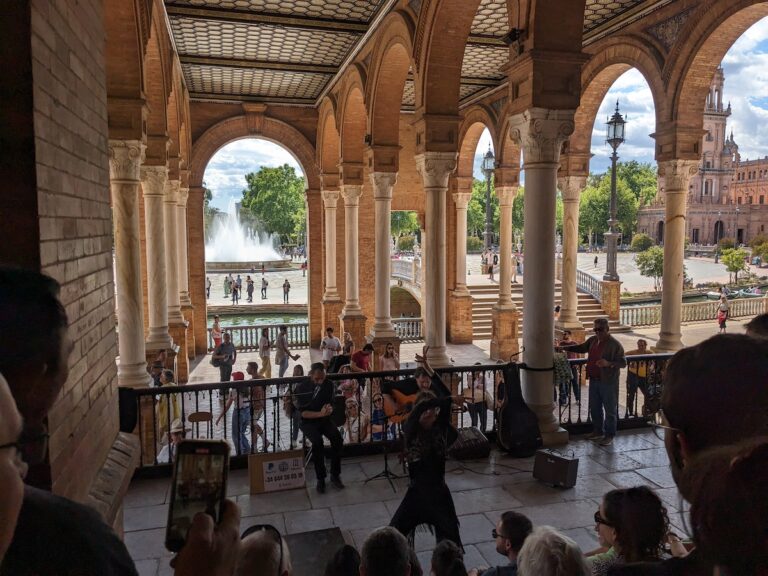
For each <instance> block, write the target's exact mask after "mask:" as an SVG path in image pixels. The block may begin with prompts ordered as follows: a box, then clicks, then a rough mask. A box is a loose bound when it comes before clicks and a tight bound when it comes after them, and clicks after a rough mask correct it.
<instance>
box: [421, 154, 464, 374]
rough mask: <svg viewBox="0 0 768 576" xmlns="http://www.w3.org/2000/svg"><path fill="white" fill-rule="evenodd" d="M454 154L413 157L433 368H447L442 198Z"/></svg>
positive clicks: (453, 165) (426, 330) (427, 337)
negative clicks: (420, 200)
mask: <svg viewBox="0 0 768 576" xmlns="http://www.w3.org/2000/svg"><path fill="white" fill-rule="evenodd" d="M456 158H457V154H456V153H455V152H425V153H423V154H419V155H417V156H416V169H417V170H418V171H419V174H421V177H422V179H423V180H424V197H425V198H424V211H425V219H426V223H425V226H424V228H425V230H424V232H425V234H424V242H423V247H422V249H423V254H424V258H423V267H424V283H423V285H422V299H423V301H424V312H425V313H424V339H425V341H426V343H427V345H428V346H429V361H430V363H431V364H432V365H433V366H447V365H448V364H450V362H449V359H448V354H447V353H446V348H445V343H446V338H445V336H446V329H445V328H446V321H445V300H446V298H445V297H446V266H445V219H446V218H445V197H446V194H447V193H448V177H449V176H450V174H451V172H453V171H454V170H455V169H456Z"/></svg>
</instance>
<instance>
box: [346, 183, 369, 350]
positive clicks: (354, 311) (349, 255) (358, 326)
mask: <svg viewBox="0 0 768 576" xmlns="http://www.w3.org/2000/svg"><path fill="white" fill-rule="evenodd" d="M341 195H342V196H343V197H344V264H345V266H344V280H345V287H346V298H345V300H344V308H342V311H341V323H342V327H343V330H344V331H345V332H349V333H350V334H351V335H352V339H353V340H354V342H355V344H356V346H357V347H358V349H360V348H362V343H363V342H364V340H365V321H366V318H365V316H364V315H363V309H362V308H361V307H360V260H359V255H360V240H359V230H358V211H359V209H360V197H361V196H362V195H363V187H362V185H359V184H344V185H342V187H341Z"/></svg>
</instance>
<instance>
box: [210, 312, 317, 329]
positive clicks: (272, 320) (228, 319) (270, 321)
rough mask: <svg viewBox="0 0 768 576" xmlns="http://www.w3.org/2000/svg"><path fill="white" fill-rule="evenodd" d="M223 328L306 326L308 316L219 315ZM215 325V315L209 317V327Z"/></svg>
mask: <svg viewBox="0 0 768 576" xmlns="http://www.w3.org/2000/svg"><path fill="white" fill-rule="evenodd" d="M219 321H220V322H221V325H222V327H227V326H272V325H280V324H306V323H307V322H308V321H309V320H308V319H307V315H306V314H219ZM212 324H213V314H209V315H208V326H211V325H212Z"/></svg>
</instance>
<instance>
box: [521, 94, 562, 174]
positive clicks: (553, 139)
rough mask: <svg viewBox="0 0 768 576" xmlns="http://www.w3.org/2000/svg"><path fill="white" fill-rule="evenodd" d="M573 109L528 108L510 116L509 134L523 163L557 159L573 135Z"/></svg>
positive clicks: (528, 163) (556, 160)
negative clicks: (521, 154)
mask: <svg viewBox="0 0 768 576" xmlns="http://www.w3.org/2000/svg"><path fill="white" fill-rule="evenodd" d="M573 118H574V111H573V110H550V109H547V108H530V109H528V110H526V111H525V112H523V113H522V114H515V115H513V116H512V117H511V118H510V137H511V138H512V140H513V141H514V142H515V143H516V144H518V145H519V146H520V148H521V149H522V151H523V157H524V160H525V164H527V165H529V166H530V165H531V164H535V163H539V162H547V163H549V162H558V161H559V158H560V150H561V148H562V146H563V142H565V141H566V140H567V139H568V137H569V136H570V135H571V134H573V131H574V128H575V125H574V120H573Z"/></svg>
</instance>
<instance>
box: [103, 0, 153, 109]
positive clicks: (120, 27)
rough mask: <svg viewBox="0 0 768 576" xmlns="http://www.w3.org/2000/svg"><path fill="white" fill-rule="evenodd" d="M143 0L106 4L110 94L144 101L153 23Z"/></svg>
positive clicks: (107, 62) (109, 2)
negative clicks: (148, 44) (147, 59)
mask: <svg viewBox="0 0 768 576" xmlns="http://www.w3.org/2000/svg"><path fill="white" fill-rule="evenodd" d="M143 4H144V3H143V2H141V1H140V0H107V1H106V3H105V5H104V25H105V36H106V38H107V42H106V47H105V48H106V69H107V76H106V77H107V95H108V96H109V97H110V98H135V99H139V98H143V94H144V50H145V46H146V40H147V38H148V37H149V29H148V26H149V21H148V19H147V16H148V15H147V14H146V11H145V7H144V6H142V5H143Z"/></svg>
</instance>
